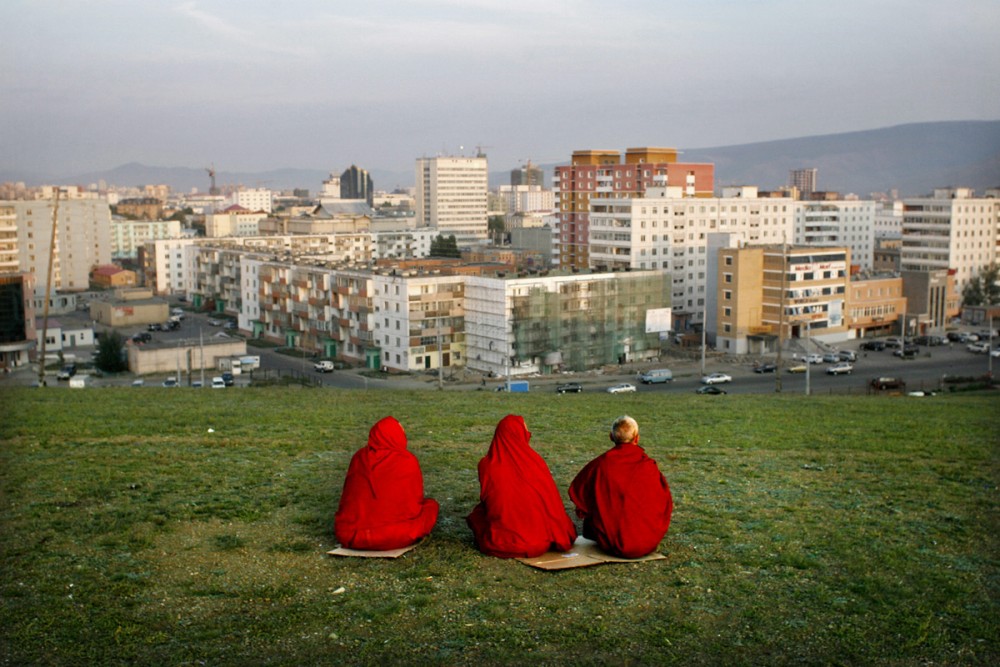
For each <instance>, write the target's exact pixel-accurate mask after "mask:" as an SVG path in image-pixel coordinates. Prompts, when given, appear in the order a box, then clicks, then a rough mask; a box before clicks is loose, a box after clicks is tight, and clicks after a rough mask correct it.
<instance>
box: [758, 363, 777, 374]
mask: <svg viewBox="0 0 1000 667" xmlns="http://www.w3.org/2000/svg"><path fill="white" fill-rule="evenodd" d="M777 370H778V366H777V364H772V363H767V364H758V365H757V366H754V367H753V372H754V373H774V372H775V371H777Z"/></svg>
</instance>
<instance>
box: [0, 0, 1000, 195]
mask: <svg viewBox="0 0 1000 667" xmlns="http://www.w3.org/2000/svg"><path fill="white" fill-rule="evenodd" d="M998 27H1000V2H997V0H949V1H948V2H942V1H941V0H934V1H933V2H932V1H929V0H812V1H810V0H694V1H692V0H688V1H686V2H679V1H673V0H602V1H590V0H583V1H573V0H552V1H550V0H355V1H353V2H342V1H339V0H325V1H321V0H281V1H280V2H279V1H275V0H231V1H223V0H157V1H153V0H0V128H2V129H0V170H2V169H7V170H17V171H24V172H46V173H51V174H55V175H63V176H66V175H73V174H77V173H82V172H86V171H91V170H103V169H110V168H112V167H115V166H118V165H120V164H123V163H126V162H131V161H137V162H141V163H144V164H148V165H157V166H186V167H204V166H206V165H208V164H209V163H214V164H215V166H216V168H217V169H219V170H227V171H259V170H266V169H271V168H278V167H306V168H316V169H324V170H330V171H338V172H339V171H340V170H343V169H344V168H345V167H347V166H349V165H350V164H352V163H355V164H358V165H359V166H362V167H365V168H367V169H390V170H399V171H407V170H412V169H413V164H414V159H415V158H417V157H420V156H424V155H436V154H459V153H460V150H462V149H460V147H464V152H465V153H467V154H471V153H472V152H473V151H474V148H473V147H474V146H476V145H482V146H484V147H486V148H485V150H486V152H487V153H488V154H489V157H490V168H491V169H508V168H511V167H513V166H516V165H517V164H518V162H519V161H521V160H525V159H528V158H530V159H532V160H533V161H535V162H536V163H539V162H557V161H566V160H568V159H569V156H570V153H571V152H572V151H573V150H574V149H582V148H608V149H624V148H626V147H628V146H637V145H653V146H676V147H678V148H682V149H683V148H685V147H687V148H696V147H711V146H721V145H729V144H741V143H750V142H755V141H764V140H770V139H783V138H789V137H797V136H805V135H813V134H830V133H835V132H844V131H853V130H865V129H873V128H878V127H886V126H890V125H898V124H901V123H910V122H920V121H936V120H984V119H988V120H995V119H997V118H1000V39H997V28H998Z"/></svg>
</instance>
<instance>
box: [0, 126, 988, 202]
mask: <svg viewBox="0 0 1000 667" xmlns="http://www.w3.org/2000/svg"><path fill="white" fill-rule="evenodd" d="M578 148H581V149H583V148H604V147H603V146H588V145H586V142H581V145H580V146H579V147H578ZM622 148H624V147H622ZM569 159H570V155H569V154H567V156H566V162H568V161H569ZM680 159H681V160H682V161H684V162H712V163H715V183H716V188H719V187H721V186H725V185H757V186H759V187H761V188H762V189H765V190H767V189H774V188H777V187H779V186H782V185H785V184H787V183H788V173H789V171H790V170H792V169H800V168H807V167H816V169H817V170H818V172H817V181H818V187H819V189H820V190H835V191H839V192H842V193H854V194H857V195H859V196H861V197H867V196H868V195H869V194H870V193H872V192H886V191H889V190H891V189H896V190H898V191H899V194H900V195H901V196H919V195H923V194H927V193H929V192H931V191H932V190H933V189H934V188H936V187H945V186H958V185H960V186H965V187H971V188H973V189H975V190H976V192H978V193H982V192H983V191H984V190H985V189H986V188H993V187H1000V120H998V121H944V122H936V123H914V124H909V125H898V126H895V127H888V128H883V129H878V130H867V131H863V132H847V133H841V134H829V135H822V136H812V137H800V138H796V139H782V140H779V141H767V142H760V143H754V144H742V145H738V146H720V147H716V148H693V149H682V151H681V156H680ZM556 164H557V163H553V164H546V165H540V166H542V168H543V169H545V171H546V173H547V176H548V178H547V180H546V182H547V183H549V182H551V181H550V179H551V174H552V172H553V169H554V167H555V166H556ZM558 164H563V163H558ZM366 168H368V170H369V172H370V173H371V175H372V180H373V182H374V184H375V187H376V188H378V189H385V190H392V189H395V188H396V187H409V186H412V185H413V178H414V172H413V171H404V172H399V171H388V170H380V169H378V168H372V167H366ZM509 173H510V168H508V169H506V170H497V171H493V172H491V173H490V186H491V187H494V186H496V185H500V184H503V183H509V182H510V180H509ZM328 177H329V172H328V171H322V170H317V169H276V170H273V171H264V172H226V171H219V172H218V173H217V174H216V182H217V183H218V184H219V185H220V186H223V185H234V184H242V185H245V186H247V187H266V188H271V189H274V190H286V189H291V188H305V189H308V190H309V191H310V192H311V193H313V194H315V193H316V192H318V191H319V189H320V187H321V184H322V182H323V180H324V179H326V178H328ZM2 181H25V182H26V183H27V184H28V185H39V184H42V183H61V184H79V185H84V186H86V185H90V184H92V183H99V182H100V181H104V182H105V183H107V184H108V185H116V186H137V185H145V184H167V185H170V186H171V187H172V188H174V190H176V191H180V192H189V191H191V190H193V189H197V190H200V191H207V190H208V187H209V178H208V174H207V173H206V171H205V170H204V169H193V168H187V167H154V166H147V165H142V164H137V163H129V164H125V165H122V166H120V167H116V168H114V169H111V170H109V171H101V172H92V173H88V174H77V175H75V176H52V175H49V176H45V175H39V174H26V173H17V172H15V171H12V170H6V171H0V182H2Z"/></svg>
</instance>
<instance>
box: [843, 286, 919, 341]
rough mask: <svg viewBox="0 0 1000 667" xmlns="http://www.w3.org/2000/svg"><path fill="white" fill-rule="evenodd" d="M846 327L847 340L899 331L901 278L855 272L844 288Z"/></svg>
mask: <svg viewBox="0 0 1000 667" xmlns="http://www.w3.org/2000/svg"><path fill="white" fill-rule="evenodd" d="M848 297H849V299H848V301H849V305H848V309H847V312H848V317H847V325H848V326H849V327H850V329H851V333H852V335H851V336H850V337H851V338H867V337H871V336H885V335H888V334H891V333H898V332H899V318H900V317H902V315H903V313H905V312H906V296H905V295H904V293H903V278H902V277H901V276H900V275H899V274H898V273H869V272H864V273H856V274H854V275H853V276H851V282H850V284H849V286H848Z"/></svg>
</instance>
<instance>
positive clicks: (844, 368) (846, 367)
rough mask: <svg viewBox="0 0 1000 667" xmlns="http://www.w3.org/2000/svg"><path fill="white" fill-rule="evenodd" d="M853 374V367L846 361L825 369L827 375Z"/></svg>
mask: <svg viewBox="0 0 1000 667" xmlns="http://www.w3.org/2000/svg"><path fill="white" fill-rule="evenodd" d="M853 372H854V366H852V365H851V364H850V363H848V362H846V361H841V362H840V363H836V364H834V365H833V366H828V367H827V369H826V374H827V375H850V374H851V373H853Z"/></svg>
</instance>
